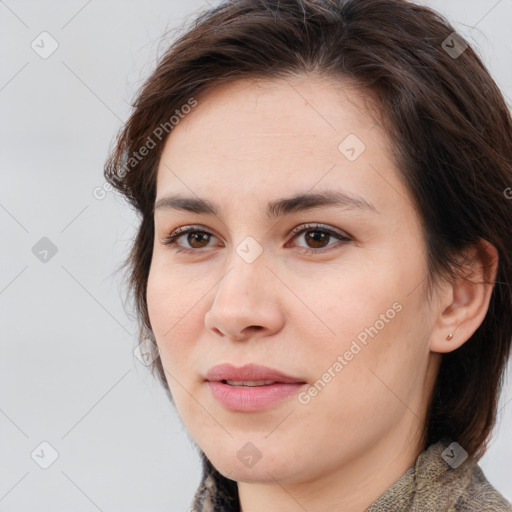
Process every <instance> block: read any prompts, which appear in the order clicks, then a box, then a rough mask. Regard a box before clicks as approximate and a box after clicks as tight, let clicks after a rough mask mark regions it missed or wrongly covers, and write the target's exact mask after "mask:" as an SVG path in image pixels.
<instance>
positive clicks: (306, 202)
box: [154, 190, 379, 219]
mask: <svg viewBox="0 0 512 512" xmlns="http://www.w3.org/2000/svg"><path fill="white" fill-rule="evenodd" d="M319 206H336V207H338V208H342V209H349V210H350V209H355V210H366V211H371V212H374V213H379V212H378V210H377V208H375V206H374V205H373V204H371V203H370V202H368V201H367V200H366V199H364V198H363V197H361V196H358V195H354V194H348V193H346V192H339V191H334V190H325V191H320V192H315V193H300V194H297V195H294V196H291V197H286V198H282V199H276V200H274V201H270V202H269V203H268V204H267V210H266V215H267V217H268V218H270V219H273V218H278V217H282V216H284V215H288V214H290V213H295V212H299V211H304V210H310V209H312V208H317V207H319ZM156 210H182V211H186V212H191V213H198V214H201V213H203V214H206V215H216V216H220V208H219V207H218V206H217V205H216V204H215V203H212V202H211V201H208V200H207V199H202V198H199V197H184V196H181V195H171V196H166V197H162V198H161V199H159V200H158V201H156V203H155V207H154V211H156Z"/></svg>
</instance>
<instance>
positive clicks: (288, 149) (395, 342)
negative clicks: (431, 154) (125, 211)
mask: <svg viewBox="0 0 512 512" xmlns="http://www.w3.org/2000/svg"><path fill="white" fill-rule="evenodd" d="M361 94H362V93H360V92H359V90H358V89H357V88H356V87H354V85H353V84H350V83H348V82H343V81H337V82H336V83H334V82H333V81H328V80H327V79H325V78H321V77H318V76H313V75H308V76H300V77H299V76H297V77H294V78H293V79H291V78H290V79H287V80H275V81H264V80H258V81H256V80H243V81H237V82H234V83H231V84H224V85H222V86H218V87H216V88H215V89H213V90H212V91H210V92H209V93H208V94H206V96H205V97H204V98H200V99H199V103H198V106H197V107H196V108H195V109H193V111H192V112H191V113H190V114H188V115H187V116H186V117H185V118H184V119H183V120H182V121H180V123H179V124H178V125H177V126H175V127H174V129H173V131H172V133H171V135H170V136H169V137H168V139H167V141H166V144H165V147H164V151H163V153H162V157H161V160H160V165H159V168H158V175H157V201H158V200H159V199H161V198H163V197H165V196H166V195H168V194H176V193H180V194H183V195H186V196H193V197H196V196H199V197H201V198H206V199H208V200H210V201H213V202H215V203H217V204H218V205H219V208H220V211H221V216H213V215H207V214H196V213H190V212H183V211H174V210H165V209H157V210H156V211H155V239H154V248H153V258H152V263H151V269H150V275H149V282H148V287H147V299H148V308H149V315H150V320H151V325H152V328H153V332H154V335H155V338H156V341H157V344H158V347H159V351H160V356H161V358H162V364H163V366H164V368H165V371H166V376H167V381H168V384H169V387H170V390H171V392H172V395H173V397H174V402H175V405H176V408H177V410H178V413H179V415H180V417H181V419H182V421H183V423H184V424H185V426H186V428H187V430H188V432H189V433H190V434H191V436H192V438H193V439H194V440H195V441H196V442H197V444H198V445H199V446H200V448H201V449H202V450H203V451H204V452H205V453H206V455H207V456H208V457H209V459H210V460H211V461H212V463H213V464H214V466H215V467H216V468H217V469H218V470H219V471H220V472H221V473H222V474H223V475H224V476H227V477H228V478H230V479H232V480H236V481H237V482H238V490H239V497H240V502H241V507H242V511H244V512H263V511H265V512H269V511H271V512H272V511H274V512H277V511H280V512H296V511H301V512H302V511H303V510H304V509H305V510H308V512H323V511H325V510H332V511H344V512H352V511H354V512H355V511H357V512H360V511H362V510H364V509H365V508H366V507H368V506H369V505H370V504H371V503H373V502H374V501H375V500H376V499H377V498H378V497H379V496H380V495H381V494H382V493H383V492H384V491H385V490H386V489H387V488H388V487H389V486H390V485H392V484H393V482H395V481H396V480H397V479H398V478H399V477H400V476H401V475H402V474H403V473H405V472H406V471H407V469H408V468H410V467H411V466H412V465H413V464H414V461H415V460H416V458H417V456H418V454H419V453H420V452H421V451H422V450H423V447H422V446H421V445H420V443H419V440H420V433H421V429H422V427H423V424H424V422H425V411H426V406H427V400H428V398H429V396H430V392H431V389H432V386H433V383H434V379H435V376H436V374H437V371H438V366H439V363H440V361H441V353H442V352H448V351H451V350H455V349H456V348H458V347H459V346H460V345H462V344H463V343H464V342H465V341H466V340H467V339H469V337H470V336H471V335H472V334H473V332H474V331H475V330H476V329H477V327H478V326H479V325H480V324H481V322H482V321H483V319H484V316H485V314H486V311H487V308H488V304H489V299H490V294H491V291H492V285H489V284H483V283H482V282H481V280H480V281H479V279H475V280H463V279H460V280H456V281H455V282H453V283H451V284H448V283H447V282H443V283H442V284H439V285H438V286H437V287H436V289H435V290H434V293H433V295H432V296H431V297H428V296H427V292H426V289H425V285H426V277H427V263H426V249H425V242H424V238H423V234H422V230H421V222H420V220H419V218H418V215H417V212H416V210H415V209H414V207H413V205H412V200H411V198H410V194H409V193H408V191H407V189H406V188H405V186H404V184H403V183H402V182H401V179H400V177H399V175H398V171H397V170H396V167H395V164H394V162H393V160H392V158H391V155H390V151H389V148H390V141H389V139H388V137H387V134H386V133H385V132H384V131H383V129H382V128H381V125H380V124H378V123H377V119H376V117H375V115H373V114H372V109H371V102H370V101H369V98H368V97H364V96H362V95H361ZM349 134H356V135H357V137H358V138H359V139H360V140H361V141H363V143H364V144H365V146H366V149H365V150H364V152H362V153H361V154H360V156H359V157H358V158H357V159H356V160H354V161H350V160H348V159H347V158H346V157H345V155H344V154H342V152H340V150H339V149H338V146H339V145H340V143H341V142H342V141H343V140H344V139H345V138H346V137H347V135H349ZM320 189H331V190H340V191H341V190H342V191H345V192H348V193H351V194H357V195H359V196H362V197H363V198H364V199H365V200H366V201H368V202H370V203H372V204H373V205H374V207H375V208H376V210H377V212H373V211H366V210H357V209H336V208H333V207H329V206H322V207H318V208H316V209H313V210H310V211H302V212H296V213H291V214H288V215H286V216H284V217H282V218H280V219H277V220H276V219H273V220H269V219H267V218H266V215H265V208H266V205H267V202H268V201H270V200H273V199H278V198H282V197H288V196H290V195H292V194H294V193H298V192H303V191H305V192H315V191H318V190H320ZM306 223H320V224H323V225H325V226H328V227H332V228H334V229H337V230H340V231H341V232H343V233H345V234H347V235H349V237H350V238H351V239H352V241H350V242H340V241H339V240H338V239H336V238H335V237H332V236H331V237H327V238H326V239H324V242H323V243H317V244H316V245H315V244H314V239H312V238H311V230H310V231H309V236H308V231H306V232H302V233H301V234H298V235H295V236H294V235H290V233H291V231H292V229H293V228H295V227H298V226H301V225H303V224H306ZM190 225H200V226H199V227H198V229H197V231H201V230H203V231H204V230H206V231H208V232H209V233H211V234H212V236H210V237H209V238H206V239H205V240H203V241H201V239H199V241H197V239H196V240H195V239H194V238H193V236H192V235H190V236H187V235H186V234H185V235H183V236H182V237H181V238H180V239H179V244H180V247H181V248H188V249H190V250H191V251H196V252H195V253H193V254H191V253H185V252H176V249H177V248H179V247H178V246H174V248H173V246H165V245H163V243H162V240H163V239H164V238H165V237H166V236H167V235H169V234H170V233H171V232H172V231H174V230H175V229H176V228H178V227H182V226H190ZM313 231H315V230H314V229H313ZM248 236H250V237H253V238H254V239H255V240H256V241H257V242H258V244H259V245H260V247H261V249H262V253H261V254H260V256H259V257H258V258H257V259H255V260H254V261H253V262H252V263H247V262H246V261H245V260H244V259H243V258H242V257H240V256H239V254H238V253H237V252H236V250H235V249H236V248H237V246H238V245H239V244H240V243H241V242H242V241H243V240H244V239H245V238H246V237H248ZM308 248H309V249H311V250H313V251H315V250H316V251H317V253H312V254H308V253H305V252H304V251H305V249H308ZM472 255H473V256H475V257H474V258H473V263H472V267H471V269H470V270H471V271H473V272H474V275H475V276H477V277H479V278H482V277H484V278H490V279H492V277H493V275H494V272H495V269H496V261H494V264H493V265H490V266H489V265H488V266H487V267H485V269H486V270H485V272H484V270H483V264H484V263H485V262H487V263H489V261H491V262H492V258H493V257H496V252H495V250H494V248H493V247H492V246H490V245H489V244H487V245H485V244H483V245H482V250H480V251H476V250H475V251H474V252H473V253H472ZM394 303H395V304H396V303H399V304H400V305H401V310H400V311H399V312H396V314H395V315H394V318H392V319H389V318H388V322H386V323H385V325H384V327H383V328H381V329H379V332H378V334H377V335H375V336H374V337H373V338H371V337H369V338H368V342H367V344H366V345H363V344H361V343H359V345H360V346H361V347H362V348H361V350H360V351H359V352H358V353H357V354H356V355H354V356H353V358H352V359H351V360H350V361H348V362H347V364H346V365H345V366H344V367H343V369H342V370H341V371H339V372H338V373H335V374H336V376H335V377H334V378H332V379H331V381H330V382H329V383H328V384H327V385H326V386H325V387H324V388H323V389H322V390H321V391H320V392H318V393H317V395H316V396H314V397H312V398H311V400H310V401H309V403H307V404H304V403H300V402H299V400H298V398H297V396H293V397H291V398H289V399H285V400H283V401H281V402H278V403H276V404H274V405H272V406H271V407H270V408H268V409H266V410H262V411H257V412H234V411H230V410H228V409H226V408H225V407H224V406H223V405H222V404H220V403H219V402H217V401H216V400H215V399H214V397H213V396H212V394H211V392H210V389H209V387H208V385H207V384H206V383H205V382H204V377H205V374H206V372H207V371H208V369H209V368H211V367H212V366H214V365H216V364H219V363H224V362H230V363H232V364H234V365H235V366H239V365H242V364H244V363H247V362H254V363H259V364H263V365H266V366H270V367H274V368H277V369H279V370H280V371H282V372H284V373H286V374H289V375H293V376H296V377H300V378H301V380H304V381H306V382H307V383H308V384H309V385H310V386H312V385H313V384H314V383H315V382H317V381H318V379H321V378H322V375H323V374H325V373H326V372H327V371H328V369H329V368H331V367H332V366H333V364H334V363H335V362H336V361H337V358H338V356H339V355H343V354H345V353H346V351H347V350H349V349H350V347H351V343H352V342H353V340H354V339H356V337H357V336H358V334H360V333H361V332H362V331H364V329H365V327H369V326H372V325H375V324H376V321H377V320H379V319H380V318H382V316H381V315H383V314H384V315H386V311H388V310H389V309H390V308H391V309H392V305H393V304H394ZM449 332H453V333H454V337H453V339H452V340H451V341H450V342H448V341H446V336H447V335H448V333H449ZM248 442H251V443H253V444H254V445H255V446H256V447H257V449H258V450H259V452H260V453H261V459H260V460H259V461H258V462H257V463H256V464H255V465H253V466H252V467H247V466H246V465H244V464H243V463H242V462H241V461H240V460H239V459H238V457H237V453H238V451H239V450H240V449H241V448H242V447H243V446H244V445H245V444H246V443H248Z"/></svg>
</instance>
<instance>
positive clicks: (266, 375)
mask: <svg viewBox="0 0 512 512" xmlns="http://www.w3.org/2000/svg"><path fill="white" fill-rule="evenodd" d="M205 380H207V381H210V382H222V381H231V382H237V383H240V382H244V381H245V382H247V383H251V381H252V382H254V381H267V382H272V383H278V384H304V383H305V381H304V380H303V379H301V378H298V377H293V376H291V375H287V374H285V373H282V372H280V371H278V370H276V369H275V368H269V367H267V366H261V365H257V364H252V363H251V364H246V365H244V366H242V367H240V368H237V367H236V366H233V365H231V364H229V363H225V364H219V365H216V366H214V367H213V368H210V370H209V371H208V373H207V374H206V379H205Z"/></svg>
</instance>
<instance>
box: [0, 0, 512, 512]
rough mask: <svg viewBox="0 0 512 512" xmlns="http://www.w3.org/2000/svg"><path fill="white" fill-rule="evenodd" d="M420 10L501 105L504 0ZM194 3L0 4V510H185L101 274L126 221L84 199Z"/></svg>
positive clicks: (130, 321) (147, 388)
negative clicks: (476, 63)
mask: <svg viewBox="0 0 512 512" xmlns="http://www.w3.org/2000/svg"><path fill="white" fill-rule="evenodd" d="M212 1H213V0H212ZM424 3H425V4H427V5H430V6H432V7H434V8H435V9H437V10H439V11H440V12H441V13H442V14H445V15H447V16H448V17H449V19H450V20H451V21H452V22H453V23H454V24H455V27H456V28H457V29H458V30H459V31H460V32H461V33H463V34H464V35H465V36H467V37H468V38H469V40H470V41H472V42H473V44H474V45H475V46H476V49H477V51H478V52H479V53H480V55H481V56H482V57H483V59H484V61H485V63H486V64H487V65H488V66H489V68H490V70H491V73H492V74H493V76H494V78H495V80H496V81H497V83H498V85H499V86H500V87H501V89H502V91H503V92H504V93H505V94H506V95H508V97H509V98H510V97H512V66H511V64H512V34H511V30H510V28H511V27H510V23H511V20H512V0H501V1H495V0H493V1H487V0H485V1H484V0H481V1H475V0H473V1H468V0H457V1H450V2H446V1H440V0H439V1H428V2H424ZM206 6H207V4H206V3H204V2H199V1H187V2H186V3H185V2H178V1H177V0H165V1H164V0H146V1H144V2H126V1H125V2H123V1H121V0H110V1H99V0H92V1H91V0H89V1H86V0H80V1H78V0H73V1H67V2H58V1H35V0H26V1H21V0H7V1H6V2H3V1H0V38H1V41H0V62H1V65H0V145H1V152H0V166H1V169H2V172H1V188H0V223H1V229H2V233H3V236H2V240H3V243H2V245H3V250H2V251H1V252H0V258H1V263H0V307H1V308H2V315H1V317H0V318H1V324H0V325H1V340H2V343H1V351H2V352H1V357H0V431H1V439H2V442H1V443H0V460H1V461H2V464H1V465H0V510H1V511H3V512H9V511H33V510H42V511H50V510H52V511H53V512H59V511H64V510H73V511H74V512H82V511H83V512H89V511H94V510H102V511H104V512H107V511H115V510H124V511H127V512H128V511H139V510H148V511H155V512H156V511H162V512H163V511H170V510H173V511H176V510H182V511H186V510H187V509H188V507H189V505H190V503H191V499H192V495H193V493H194V491H195V489H196V487H197V485H198V483H199V478H200V469H201V468H200V465H199V460H198V456H197V454H196V452H195V450H194V449H193V447H192V444H191V442H190V441H189V439H188V437H187V434H186V432H185V431H184V428H183V427H182V425H181V423H180V421H179V420H178V418H177V416H176V413H175V411H174V409H173V408H172V406H171V405H170V404H169V402H168V401H167V398H166V396H165V394H164V391H163V390H162V389H161V387H160V386H159V385H158V384H157V383H156V381H154V380H153V379H152V377H151V376H150V375H149V373H148V371H147V369H146V367H145V366H143V365H142V364H141V363H139V361H138V360H137V359H136V358H135V357H134V355H133V353H132V350H133V348H134V347H135V340H136V337H135V332H136V323H135V320H134V318H133V316H131V315H130V314H129V311H126V308H125V307H123V296H124V295H123V293H124V288H122V282H121V281H122V275H121V274H120V273H116V272H115V269H116V268H117V266H118V265H119V263H120V262H121V261H122V260H123V258H124V257H125V255H126V252H127V250H128V248H129V246H130V240H131V237H132V236H133V235H134V233H135V226H136V222H137V219H136V217H135V215H134V214H133V213H132V212H131V211H130V209H129V208H128V207H127V206H126V205H125V204H124V203H123V201H122V200H121V199H120V198H119V197H116V196H114V194H113V193H112V192H109V193H107V194H106V195H105V197H104V198H103V199H96V198H95V197H94V196H93V190H94V189H95V187H98V186H99V187H101V186H102V185H103V183H104V181H103V176H102V170H103V163H104V160H105V157H106V156H107V152H108V148H109V145H110V143H111V141H112V140H113V136H114V135H115V133H116V132H117V130H118V128H119V127H120V125H121V123H122V121H125V120H126V119H127V117H128V114H129V112H130V108H129V103H130V101H131V100H132V98H133V95H134V93H135V91H136V90H137V89H138V87H139V86H140V85H141V84H142V81H143V80H144V78H145V77H146V76H147V75H148V74H149V73H150V72H151V71H152V69H153V67H154V64H155V59H156V57H157V55H159V54H160V53H161V52H162V51H164V49H165V43H161V42H160V38H161V36H162V34H163V33H164V32H165V31H166V30H167V29H173V28H177V29H178V30H177V31H176V32H174V33H173V34H174V36H176V35H177V34H178V33H179V31H180V30H181V27H182V22H183V20H185V18H186V19H191V18H193V14H194V12H196V11H197V10H198V9H200V8H202V7H206ZM43 31H47V32H49V33H50V34H51V36H52V37H53V38H54V39H55V40H56V41H57V43H58V45H59V46H58V48H57V50H56V51H55V52H54V53H53V54H52V55H51V56H49V57H48V58H47V59H43V58H41V57H40V56H39V54H37V53H36V52H35V51H34V50H33V49H32V47H31V43H32V41H33V40H36V42H37V41H38V39H36V38H37V36H38V35H39V34H40V33H41V32H43ZM49 47H50V46H49V40H47V43H46V44H45V48H46V49H48V48H49ZM509 103H510V100H509ZM511 186H512V183H511ZM43 237H47V238H48V239H49V240H51V242H52V243H53V244H54V245H55V246H56V248H57V253H56V254H55V255H53V256H51V252H50V253H49V254H48V256H47V260H48V261H47V262H42V261H40V259H39V258H38V257H36V255H35V254H34V253H33V250H32V248H33V247H34V246H35V245H36V244H37V243H38V242H39V241H40V239H41V238H43ZM39 243H45V242H39ZM36 247H38V248H39V246H36ZM39 250H42V249H41V248H39ZM36 252H37V251H36ZM41 257H42V256H41ZM508 400H510V403H508V405H506V404H507V401H508ZM500 403H501V407H502V409H501V411H500V415H499V423H498V426H497V427H496V429H495V431H494V438H493V440H492V442H491V444H490V448H489V451H488V453H487V454H486V455H485V456H484V458H483V459H482V461H481V466H482V467H483V469H484V472H485V474H486V476H487V477H488V479H489V480H490V481H491V483H492V484H493V485H494V486H495V487H496V488H497V489H498V490H500V491H501V492H502V493H503V494H504V495H505V496H506V497H507V498H508V499H509V500H512V477H511V474H512V472H511V465H512V464H511V459H512V436H511V435H510V433H511V431H512V386H511V383H510V367H509V373H508V375H507V381H506V385H505V389H504V392H503V394H502V396H501V401H500ZM43 441H46V442H48V443H49V444H50V445H51V446H52V447H53V448H54V449H55V450H56V451H57V452H58V458H57V460H56V461H55V462H54V463H53V464H52V465H51V466H50V467H49V468H48V469H42V468H41V467H40V466H39V464H41V463H44V462H45V461H46V463H48V462H50V461H51V459H50V455H51V453H50V450H49V449H48V448H45V447H44V445H43V447H42V448H41V446H40V443H41V442H43ZM34 450H35V451H34ZM41 450H43V451H41ZM31 454H32V455H31ZM36 461H37V463H36Z"/></svg>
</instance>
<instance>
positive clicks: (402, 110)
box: [105, 0, 512, 459]
mask: <svg viewBox="0 0 512 512" xmlns="http://www.w3.org/2000/svg"><path fill="white" fill-rule="evenodd" d="M466 44H467V43H466V41H465V40H464V39H463V38H462V37H461V36H459V35H457V34H455V30H454V28H453V27H452V26H451V25H450V24H449V22H448V21H447V20H446V19H445V18H443V17H442V16H441V15H439V14H438V13H436V12H435V11H433V10H432V9H430V8H427V7H423V6H418V5H415V4H413V3H409V2H406V1H403V0H236V1H235V0H233V1H227V2H224V3H222V4H221V5H219V6H218V7H216V8H213V9H211V10H209V11H206V12H203V13H202V14H201V15H200V16H198V17H197V18H196V20H195V22H194V24H193V26H192V27H190V28H189V29H188V30H187V31H186V32H185V33H184V34H183V35H181V36H180V37H179V38H178V39H177V40H176V41H175V42H174V43H173V44H172V45H171V46H170V48H169V49H168V50H167V51H166V53H165V54H164V55H163V56H162V57H161V58H160V59H159V61H158V65H157V67H156V70H155V71H154V72H153V74H152V75H151V76H150V77H149V79H148V80H147V81H146V83H145V84H144V85H143V87H142V88H141V90H140V91H139V92H138V95H137V98H136V100H135V102H134V104H133V107H134V111H133V113H132V114H131V116H130V118H129V119H128V121H127V123H126V125H125V126H124V127H123V128H122V130H121V131H120V133H119V134H118V136H117V140H116V145H115V147H114V149H113V151H112V152H111V154H110V155H109V158H108V160H107V163H106V166H105V178H106V179H107V181H108V182H109V183H110V184H111V185H112V186H113V187H114V188H115V189H117V190H118V191H120V192H121V193H122V194H123V195H124V196H125V197H126V198H127V200H128V201H129V202H130V203H131V205H132V206H133V207H134V208H135V209H136V211H137V213H138V214H139V215H140V226H139V229H138V233H137V235H136V239H135V241H134V244H133V247H132V250H131V252H130V254H129V255H128V258H127V260H126V261H125V263H124V265H127V266H128V267H129V271H130V274H129V279H128V284H129V288H130V291H131V293H132V294H133V298H134V301H135V306H136V310H137V314H138V320H139V325H140V333H139V341H141V342H142V340H144V339H146V338H149V339H152V340H154V337H153V334H152V331H151V324H150V321H149V317H148V308H147V301H146V286H147V280H148V274H149V269H150V264H151V257H152V249H153V237H154V225H153V220H154V219H153V208H154V202H155V194H156V173H157V167H158V163H159V158H160V154H161V151H162V149H163V146H164V143H165V141H166V136H167V135H168V134H169V133H170V131H171V128H172V124H173V123H172V122H171V121H170V120H171V118H172V117H173V116H174V118H175V119H177V120H178V121H179V119H178V117H182V116H181V115H179V113H180V112H182V111H183V112H186V110H185V109H184V107H183V106H184V105H187V104H188V105H190V104H191V99H192V101H195V100H193V98H194V97H199V95H200V94H204V93H206V92H208V91H209V90H211V89H212V88H214V87H215V86H217V85H219V84H221V83H226V82H229V81H234V80H237V79H243V78H268V79H278V78H287V77H290V76H293V75H298V74H304V73H308V72H316V73H319V74H320V75H321V76H325V77H329V78H330V79H335V80H339V81H340V82H341V81H343V80H344V79H345V80H346V79H347V78H349V79H351V80H355V81H356V82H357V83H358V84H359V85H360V87H361V89H364V90H365V91H367V92H368V94H373V95H374V97H376V98H378V101H379V107H380V111H381V113H382V117H383V123H384V126H385V128H386V130H387V132H388V134H389V135H390V137H391V139H392V141H393V147H392V148H391V150H392V151H393V156H394V158H395V161H396V165H397V168H398V170H399V172H400V175H401V177H402V179H403V181H404V183H405V184H406V186H407V188H408V190H409V191H410V194H411V197H412V199H413V201H414V204H415V206H416V208H417V210H418V213H419V215H420V217H421V219H422V224H423V230H424V236H425V240H426V243H427V250H428V269H429V276H428V283H429V289H431V285H432V284H433V283H434V282H435V281H436V279H438V278H440V277H441V276H444V277H447V278H452V277H454V276H455V275H456V274H457V271H458V270H460V268H459V267H458V263H457V256H458V255H460V254H461V251H463V250H464V249H465V248H468V247H469V246H472V245H475V244H477V243H478V242H479V240H481V239H485V240H488V241H489V242H490V243H492V244H493V245H494V246H495V247H496V248H497V250H498V254H499V267H498V273H497V278H496V283H495V285H494V289H493V293H492V297H491V301H490V305H489V310H488V312H487V315H486V317H485V319H484V321H483V322H482V324H481V325H480V327H479V328H478V329H477V330H476V332H475V333H474V335H473V336H472V337H471V338H470V339H469V340H468V341H467V342H466V343H464V344H463V345H462V346H461V347H459V348H458V349H457V350H454V351H453V352H449V353H445V354H443V355H442V362H441V366H440V369H439V373H438V376H437V380H436V383H435V387H434V390H433V393H432V395H431V400H430V403H429V408H428V416H427V421H426V424H425V426H424V433H423V439H422V442H423V445H424V447H425V448H426V447H427V446H429V445H430V444H431V443H433V442H436V441H438V440H441V439H443V438H450V439H452V440H455V441H457V442H458V443H459V444H460V445H461V446H462V447H463V448H464V449H465V450H466V451H467V452H468V454H469V455H470V456H473V457H475V458H476V459H478V458H480V457H481V456H482V455H483V453H484V452H485V450H486V448H487V443H488V437H489V436H490V434H491V431H492V428H493V427H494V425H495V422H496V415H497V405H498V399H499V394H500V392H501V387H502V384H503V374H504V369H505V365H506V362H507V358H508V356H509V352H510V346H511V339H512V297H511V287H510V284H511V282H512V260H511V258H512V236H510V230H511V226H512V201H511V200H510V199H507V197H506V196H507V193H506V190H511V189H510V188H509V187H510V186H511V185H512V119H511V116H510V112H509V110H508V108H507V105H506V103H505V101H504V99H503V96H502V94H501V93H500V91H499V88H498V87H497V85H496V84H495V82H494V81H493V79H492V78H491V76H490V75H489V73H488V71H487V70H486V68H485V66H484V64H483V63H482V62H481V60H480V58H479V57H478V56H477V55H476V54H475V52H474V51H473V49H472V48H471V47H470V46H469V45H468V47H466V46H465V45H466ZM175 114H177V115H178V116H176V115H175ZM162 127H163V131H165V135H164V136H162V135H163V131H162ZM150 141H151V148H150V149H149V150H146V151H141V148H143V147H146V148H149V147H150ZM139 153H140V154H139ZM141 154H144V155H145V156H144V157H140V155H141ZM124 265H123V266H124ZM152 371H156V372H157V374H158V376H159V378H160V380H161V382H162V384H163V385H164V387H165V388H166V390H167V388H168V385H167V382H166V379H165V373H164V369H163V367H162V363H161V360H160V358H156V360H155V362H154V363H153V367H152ZM169 396H170V395H169ZM171 399H172V397H171Z"/></svg>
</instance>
